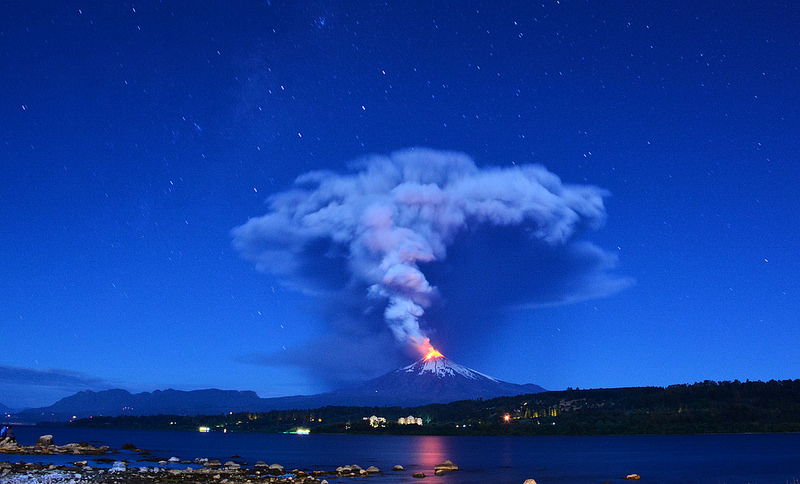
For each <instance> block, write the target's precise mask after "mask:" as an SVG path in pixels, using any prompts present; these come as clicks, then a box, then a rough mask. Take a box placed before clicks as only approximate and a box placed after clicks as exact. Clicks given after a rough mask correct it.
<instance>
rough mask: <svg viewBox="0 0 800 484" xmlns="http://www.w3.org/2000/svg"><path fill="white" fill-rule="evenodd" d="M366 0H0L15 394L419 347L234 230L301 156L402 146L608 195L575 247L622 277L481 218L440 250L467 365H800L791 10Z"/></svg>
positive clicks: (9, 392)
mask: <svg viewBox="0 0 800 484" xmlns="http://www.w3.org/2000/svg"><path fill="white" fill-rule="evenodd" d="M349 3H352V4H353V5H346V2H328V3H327V4H326V2H282V1H277V0H275V1H272V2H256V1H241V2H232V3H227V4H225V5H223V4H222V3H212V2H166V1H165V2H156V1H143V2H134V3H129V2H125V3H122V2H101V1H95V2H80V1H68V2H60V1H59V2H56V1H52V2H23V1H7V2H3V12H4V13H3V16H2V19H0V59H1V60H0V85H2V89H0V207H1V209H0V228H1V229H2V230H0V248H2V253H3V256H2V258H0V329H2V331H1V332H0V337H1V338H2V341H1V342H0V345H1V346H0V347H2V351H0V402H2V403H5V404H6V405H9V406H12V407H24V406H32V405H48V404H50V403H53V402H54V401H55V400H57V399H58V398H61V397H63V396H67V395H69V394H72V393H74V392H76V391H79V390H83V389H94V390H100V389H105V388H111V387H121V388H126V389H129V390H131V391H151V390H155V389H165V388H178V389H198V388H210V387H216V388H224V389H241V390H255V391H257V392H258V394H259V395H261V396H263V397H268V396H277V395H287V394H297V393H314V392H318V391H322V390H327V389H330V388H332V387H333V386H336V385H340V384H343V383H345V382H347V381H353V380H356V379H359V378H367V377H370V376H376V375H378V374H380V373H382V372H384V371H387V370H389V369H392V368H394V367H395V366H397V365H400V364H407V363H410V362H411V361H412V360H413V357H412V356H411V355H409V353H408V352H406V351H404V350H403V348H402V345H400V344H397V343H396V342H393V341H391V340H387V339H386V338H382V337H381V336H382V335H383V336H385V334H384V333H385V331H386V328H385V327H384V326H380V327H381V328H383V329H382V330H381V329H378V326H375V325H374V324H373V325H372V326H370V327H369V328H368V329H367V330H365V332H363V333H359V334H360V335H361V336H363V338H362V339H360V340H358V345H353V344H351V345H349V346H348V345H347V344H344V345H338V344H336V343H335V341H337V338H338V339H339V340H350V339H351V336H352V335H353V334H354V333H358V332H359V331H361V330H360V329H358V328H360V326H359V324H361V321H360V320H359V316H358V314H359V306H358V304H359V301H358V300H355V301H353V300H348V301H343V302H342V304H343V305H344V306H347V307H346V308H345V309H344V310H340V309H341V308H336V307H333V308H332V307H331V306H332V303H333V302H334V301H332V300H331V298H330V297H327V296H320V295H319V293H312V292H309V291H308V290H305V289H307V287H306V286H303V284H306V283H309V281H308V280H307V279H305V280H303V281H302V283H298V281H299V279H294V280H287V279H286V277H285V276H286V274H283V276H284V277H281V274H276V273H275V272H274V271H269V270H266V271H257V270H256V268H255V266H254V264H253V263H252V261H251V260H246V259H245V258H244V257H242V255H241V254H240V252H239V251H238V250H236V249H234V248H233V246H232V241H233V238H232V235H231V230H232V229H234V227H237V226H240V225H242V224H244V223H245V222H247V220H248V219H249V218H251V217H259V216H262V215H264V214H266V213H268V212H269V210H270V208H269V206H268V204H267V203H266V200H267V198H268V197H269V196H270V195H273V194H276V193H280V192H284V191H286V190H289V189H291V188H292V183H293V181H294V180H295V179H296V178H297V177H298V176H300V175H303V174H304V173H306V172H309V171H314V170H321V169H326V170H332V171H333V172H335V173H337V174H338V175H339V176H351V175H352V174H353V173H355V172H354V171H353V168H352V162H353V160H358V159H361V158H362V157H364V156H365V155H370V154H374V155H380V156H387V155H390V154H391V153H393V152H396V151H397V150H402V149H405V148H408V147H423V148H432V149H436V150H449V151H456V152H461V153H464V154H466V155H467V156H469V157H470V158H471V159H472V160H473V161H474V163H475V164H476V165H477V166H478V167H481V169H492V168H493V167H494V168H502V169H510V168H512V167H515V166H520V165H528V164H540V165H543V166H544V167H546V168H547V169H548V170H549V171H550V172H552V173H553V174H555V175H557V176H558V177H560V179H561V181H562V182H563V183H565V184H578V185H592V186H596V187H600V188H602V189H605V190H607V191H608V192H610V196H608V197H606V198H605V200H604V203H605V210H606V218H605V224H604V225H603V226H602V227H601V228H598V229H596V230H588V229H587V230H585V231H583V232H581V233H579V234H576V235H575V236H574V237H573V238H572V239H570V241H569V242H568V246H571V245H570V244H581V243H583V244H586V243H590V244H592V247H596V248H601V249H602V250H603V251H604V253H605V254H606V255H608V256H609V257H611V256H616V258H617V261H616V265H615V266H613V267H608V268H606V269H607V272H608V273H609V274H612V275H613V277H616V278H618V280H624V281H627V282H628V283H629V284H627V286H626V287H625V288H624V289H621V290H617V291H607V292H606V293H603V294H601V295H600V296H599V297H596V298H590V299H581V298H578V300H576V301H575V302H572V303H570V304H555V303H552V302H553V301H556V300H559V297H560V296H565V294H566V293H564V292H563V291H565V290H566V289H564V288H565V287H567V286H568V285H569V284H573V286H572V287H573V292H575V291H577V292H580V288H579V287H578V289H575V288H576V287H577V286H580V283H581V281H580V280H579V279H580V278H578V279H575V278H573V279H570V277H571V276H570V274H571V272H570V268H571V267H573V266H574V264H573V263H574V262H575V261H563V260H560V259H558V257H559V256H558V255H554V256H552V257H553V258H552V259H548V257H550V256H549V255H541V251H540V250H541V247H539V246H538V245H537V244H536V243H533V242H531V246H530V248H529V249H530V250H528V246H527V245H526V243H527V242H530V240H529V239H525V238H521V236H520V234H519V233H514V231H513V230H505V229H498V230H495V229H493V228H492V227H488V228H487V227H483V228H480V229H475V230H474V231H472V232H469V236H465V237H462V238H459V239H457V240H455V241H454V242H453V246H452V247H451V250H449V251H448V257H447V258H446V259H444V260H441V261H437V262H436V263H435V264H429V265H427V266H425V267H422V269H423V272H426V274H427V275H428V278H429V280H430V281H431V283H433V284H435V285H436V286H437V288H438V291H439V292H438V294H439V299H438V300H437V301H436V302H435V303H433V304H432V306H431V307H430V309H429V310H428V312H427V313H426V318H428V319H426V320H424V321H423V322H422V324H423V325H424V326H425V327H426V328H427V331H429V333H428V334H430V336H431V338H432V341H433V343H434V344H435V345H436V346H437V347H438V348H439V349H441V350H442V352H443V353H444V354H445V355H446V356H448V357H450V358H451V359H453V360H454V361H457V362H459V363H461V364H464V365H466V366H469V367H472V368H474V369H476V370H478V371H481V372H484V373H487V374H490V375H493V376H495V377H498V378H501V379H504V380H508V381H513V382H518V383H524V382H532V383H537V384H539V385H542V386H544V387H545V388H548V389H563V388H566V387H568V386H571V387H580V388H590V387H618V386H631V385H669V384H673V383H686V382H694V381H701V380H705V379H712V380H733V379H739V380H745V379H761V380H767V379H786V378H797V377H800V350H798V341H800V325H798V322H800V278H798V274H800V259H799V258H798V257H797V253H796V248H797V247H798V246H800V229H798V224H797V222H796V217H797V214H798V212H800V197H798V195H797V186H798V182H800V89H798V86H800V30H798V28H797V25H798V22H800V5H797V4H796V3H795V2H747V1H744V2H738V1H737V2H733V1H722V2H701V3H703V4H702V5H699V6H698V5H692V4H691V2H689V3H686V2H655V3H654V2H648V3H647V4H645V3H642V2H603V3H602V5H598V3H597V2H588V1H571V0H566V1H560V2H557V1H549V0H548V1H544V2H408V1H403V2H395V1H390V2H386V3H385V4H384V3H379V2H371V3H372V5H358V6H356V5H355V4H356V3H358V2H349ZM526 241H527V242H526ZM506 249H507V250H506ZM537 251H538V252H537ZM344 258H345V259H346V257H344ZM543 267H544V268H543ZM310 274H311V272H308V273H305V274H304V275H305V276H307V277H310ZM565 274H566V275H565ZM326 277H327V278H326V279H325V281H326V283H328V284H333V283H334V282H335V281H336V278H335V277H331V274H330V273H329V274H327V275H326ZM290 279H291V278H290ZM565 281H566V282H565ZM312 282H313V281H312ZM340 283H341V284H343V285H344V284H345V283H346V277H342V278H341V280H340ZM574 285H577V286H574ZM362 289H363V288H362ZM548 291H549V292H548ZM559 291H562V292H559ZM543 293H548V294H549V297H550V300H551V301H550V303H547V301H545V300H546V299H547V298H544V297H543V296H542V297H540V296H541V294H543ZM550 293H552V294H550ZM562 299H563V297H562ZM372 303H375V301H374V300H373V301H372ZM365 310H366V308H365ZM378 313H379V314H380V311H379V312H378ZM360 314H361V315H362V316H363V311H361V312H360ZM348 318H349V319H348ZM343 319H344V320H346V321H344V322H343ZM372 323H374V321H371V322H370V324H372ZM354 328H355V329H354ZM381 331H383V333H381ZM373 337H374V338H373ZM319 355H323V356H324V357H320V358H316V356H319Z"/></svg>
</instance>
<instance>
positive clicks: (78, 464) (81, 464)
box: [73, 460, 89, 467]
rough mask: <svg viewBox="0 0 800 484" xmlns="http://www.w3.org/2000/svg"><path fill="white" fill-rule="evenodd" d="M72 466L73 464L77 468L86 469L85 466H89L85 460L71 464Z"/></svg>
mask: <svg viewBox="0 0 800 484" xmlns="http://www.w3.org/2000/svg"><path fill="white" fill-rule="evenodd" d="M73 464H75V465H76V466H78V467H86V466H87V465H89V462H88V461H85V460H79V461H78V462H73Z"/></svg>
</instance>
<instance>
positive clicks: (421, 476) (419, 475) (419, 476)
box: [411, 472, 425, 479]
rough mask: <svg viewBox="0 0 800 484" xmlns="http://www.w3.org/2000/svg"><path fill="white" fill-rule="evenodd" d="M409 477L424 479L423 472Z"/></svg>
mask: <svg viewBox="0 0 800 484" xmlns="http://www.w3.org/2000/svg"><path fill="white" fill-rule="evenodd" d="M411 477H416V478H417V479H422V478H423V477H425V473H424V472H415V473H414V474H412V475H411Z"/></svg>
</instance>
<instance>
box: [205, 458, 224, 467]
mask: <svg viewBox="0 0 800 484" xmlns="http://www.w3.org/2000/svg"><path fill="white" fill-rule="evenodd" d="M203 467H222V462H220V461H218V460H217V459H214V460H209V461H206V462H203Z"/></svg>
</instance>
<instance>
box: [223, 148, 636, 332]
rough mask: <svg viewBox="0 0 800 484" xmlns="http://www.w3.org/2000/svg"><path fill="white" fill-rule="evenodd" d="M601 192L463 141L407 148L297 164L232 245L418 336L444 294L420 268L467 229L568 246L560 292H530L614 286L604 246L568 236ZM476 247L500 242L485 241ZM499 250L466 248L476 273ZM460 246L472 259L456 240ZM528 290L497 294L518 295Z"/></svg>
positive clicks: (572, 294) (593, 211)
mask: <svg viewBox="0 0 800 484" xmlns="http://www.w3.org/2000/svg"><path fill="white" fill-rule="evenodd" d="M607 195H608V193H607V192H606V191H605V190H603V189H601V188H598V187H594V186H588V185H568V184H564V183H562V182H561V180H560V179H559V178H558V177H557V176H556V175H554V174H553V173H551V172H549V171H547V170H546V169H545V168H544V167H542V166H538V165H522V166H511V167H504V168H498V167H492V168H479V167H477V166H476V165H475V163H474V162H473V161H472V160H471V159H470V158H469V157H468V156H466V155H464V154H461V153H454V152H444V151H435V150H430V149H420V148H416V149H409V150H404V151H399V152H396V153H393V154H391V155H390V156H388V157H383V156H375V157H371V158H367V159H364V160H361V161H359V162H357V163H355V164H353V165H352V166H351V171H350V172H349V173H347V174H339V173H333V172H312V173H307V174H305V175H302V176H300V177H299V178H298V179H297V181H296V186H295V188H294V189H292V190H288V191H285V192H280V193H276V194H274V195H272V196H271V197H270V198H269V201H268V202H269V210H268V212H267V214H265V215H263V216H260V217H255V218H252V219H250V220H249V221H247V223H245V224H243V225H241V226H239V227H236V228H235V229H233V231H232V236H233V244H234V247H235V248H236V249H237V250H238V251H239V252H240V253H241V254H242V255H243V257H244V258H246V259H247V260H249V261H251V262H253V263H255V265H256V267H257V269H259V270H261V271H264V272H269V273H272V274H274V275H276V276H278V277H280V278H281V279H282V280H283V282H284V283H285V284H286V285H287V286H290V287H293V288H295V289H299V290H302V291H305V292H307V293H310V294H314V295H316V296H318V297H320V298H321V299H323V300H326V299H328V300H329V299H331V298H332V297H333V296H335V297H336V298H339V297H341V295H342V294H343V293H346V294H348V295H350V296H351V297H355V298H356V300H361V301H362V305H363V306H364V307H368V306H369V307H374V306H376V305H377V306H379V307H380V308H381V311H382V315H383V319H384V321H385V323H386V325H387V326H388V328H389V329H390V331H391V333H392V334H393V336H394V338H395V339H396V341H398V342H400V343H403V344H411V345H415V346H419V345H424V344H426V343H427V332H426V331H427V328H426V327H425V325H424V321H425V314H426V311H427V310H428V309H429V308H431V306H432V305H434V304H435V302H436V301H438V300H440V298H441V295H440V294H439V291H438V290H437V287H435V286H434V285H433V284H431V279H430V278H429V277H426V271H428V272H430V271H429V270H428V268H434V267H435V266H436V265H437V264H438V265H439V266H441V265H442V264H444V261H446V260H447V257H448V251H449V250H452V249H459V244H461V243H462V241H464V240H468V239H469V236H470V234H476V237H486V236H487V235H486V234H491V233H492V232H493V231H495V232H498V233H503V234H505V236H508V234H509V233H513V234H516V235H515V236H514V241H515V242H514V244H515V246H516V247H517V251H518V252H520V253H522V252H526V251H527V252H530V253H538V252H542V253H549V254H552V253H555V252H554V251H556V252H557V251H558V249H559V248H562V247H568V246H572V247H575V250H572V251H569V252H568V256H567V257H566V258H562V259H564V260H571V259H570V257H572V258H573V259H574V262H575V263H574V264H573V262H570V261H568V262H565V263H564V265H565V266H575V265H578V266H580V265H581V264H582V265H583V266H585V268H583V269H581V268H579V269H574V268H573V269H574V272H575V274H573V275H569V274H570V272H569V271H570V270H573V269H570V268H567V267H565V268H561V269H559V271H560V273H562V274H568V275H567V276H566V277H569V278H570V281H569V283H568V284H562V285H561V286H559V287H562V288H566V289H564V291H567V292H569V293H561V294H552V295H549V296H548V295H545V296H543V294H544V292H542V291H545V288H546V286H547V285H546V284H543V285H542V291H540V292H539V293H536V292H532V293H530V294H528V295H527V297H529V298H530V299H531V302H536V303H548V302H550V303H558V302H560V301H569V300H575V299H580V298H582V297H596V296H602V295H605V294H604V293H608V292H613V291H616V290H619V289H620V288H621V287H623V286H624V285H625V281H624V280H623V279H615V278H613V277H610V278H609V277H608V276H607V274H606V271H607V270H608V269H611V268H613V265H614V262H615V259H614V258H613V256H611V255H609V254H608V253H606V252H605V251H603V250H602V249H599V248H597V247H596V246H594V245H592V244H589V243H587V242H580V243H575V242H574V240H575V238H576V237H577V236H578V235H580V234H583V233H585V232H587V231H590V230H594V229H597V228H599V227H600V226H601V225H602V224H603V221H604V219H605V208H604V204H603V199H604V197H605V196H607ZM520 234H521V236H522V239H520ZM523 239H524V240H525V241H527V242H522V245H521V244H520V242H519V241H520V240H523ZM466 246H468V244H467V245H466ZM485 247H486V248H488V250H489V251H493V250H498V249H499V251H501V252H504V251H503V248H502V247H497V245H492V244H491V243H489V244H486V245H485ZM520 247H522V249H520ZM461 249H463V247H461ZM496 256H497V259H496V261H497V262H493V260H492V259H493V254H491V253H489V254H487V253H486V251H485V250H484V251H483V253H482V254H480V255H478V254H475V260H483V261H485V263H484V265H483V266H482V267H481V268H480V272H476V274H478V273H480V274H484V275H485V276H486V279H487V280H491V279H492V278H493V277H495V275H496V274H502V273H503V272H504V271H507V270H508V268H507V267H500V266H498V263H499V261H503V263H502V264H503V266H505V265H506V264H509V263H510V264H512V265H513V261H504V260H503V256H504V254H503V253H499V252H498V253H497V254H496ZM461 258H462V259H463V260H467V259H470V257H469V256H467V257H463V250H462V257H461ZM523 258H525V260H526V261H527V262H530V263H536V260H537V259H536V258H535V257H534V258H530V257H528V256H527V255H523ZM555 259H558V257H555V258H554V257H550V258H549V259H547V261H548V263H550V264H552V263H554V262H553V260H555ZM533 269H535V268H533ZM439 273H442V271H441V270H439ZM464 276H465V275H464V274H457V275H455V277H462V278H463V277H464ZM573 276H574V277H573ZM470 277H476V278H480V277H483V276H475V275H470ZM598 278H599V279H601V282H600V283H599V284H597V280H598ZM603 278H606V279H603ZM589 279H591V280H589ZM475 282H476V283H478V282H479V281H477V280H476V281H475ZM606 283H608V284H606ZM589 286H592V287H589ZM554 287H555V286H554ZM488 293H489V294H490V293H491V289H489V290H488ZM504 297H505V296H504ZM525 298H526V296H525V295H520V297H517V298H516V299H514V298H512V299H508V298H506V300H503V299H502V298H499V299H497V301H499V304H509V303H515V304H516V303H524V302H526V301H525ZM548 299H550V301H548ZM488 304H489V305H491V301H490V302H488ZM349 317H352V316H349Z"/></svg>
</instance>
